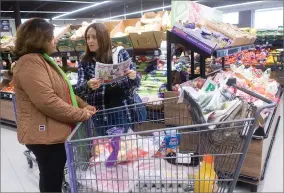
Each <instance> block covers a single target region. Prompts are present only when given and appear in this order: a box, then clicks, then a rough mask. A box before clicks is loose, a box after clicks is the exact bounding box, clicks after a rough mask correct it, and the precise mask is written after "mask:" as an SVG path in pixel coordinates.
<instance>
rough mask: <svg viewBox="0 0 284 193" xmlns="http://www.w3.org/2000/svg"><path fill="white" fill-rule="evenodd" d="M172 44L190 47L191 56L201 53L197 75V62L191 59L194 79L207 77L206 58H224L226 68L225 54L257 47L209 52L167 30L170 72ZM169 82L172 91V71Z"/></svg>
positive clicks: (223, 63)
mask: <svg viewBox="0 0 284 193" xmlns="http://www.w3.org/2000/svg"><path fill="white" fill-rule="evenodd" d="M172 44H181V45H183V46H185V47H186V48H188V49H190V50H191V58H194V53H198V54H199V55H200V74H199V75H197V74H195V73H194V69H195V63H194V60H191V77H190V78H191V79H194V78H196V77H198V76H200V77H202V78H206V74H205V60H206V58H210V57H211V56H214V57H216V58H222V68H221V69H224V68H225V56H228V55H231V54H234V53H238V52H241V51H243V50H248V49H253V48H255V46H254V45H243V46H237V47H231V48H226V49H217V50H213V51H212V52H211V53H209V52H207V51H205V50H203V49H201V48H200V47H198V46H197V44H193V43H191V42H190V41H187V40H186V39H184V38H182V37H181V36H180V35H177V34H175V33H174V32H171V31H167V70H168V72H171V71H172ZM221 69H219V70H221ZM219 70H216V71H214V72H212V73H210V74H209V75H212V74H214V73H216V72H218V71H219ZM207 76H208V75H207ZM167 82H168V84H167V89H168V90H169V91H170V90H171V88H172V74H171V73H168V79H167Z"/></svg>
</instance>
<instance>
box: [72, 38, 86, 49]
mask: <svg viewBox="0 0 284 193" xmlns="http://www.w3.org/2000/svg"><path fill="white" fill-rule="evenodd" d="M72 42H73V45H74V48H75V50H76V51H85V46H86V42H85V39H81V40H75V41H72Z"/></svg>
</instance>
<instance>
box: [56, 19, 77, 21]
mask: <svg viewBox="0 0 284 193" xmlns="http://www.w3.org/2000/svg"><path fill="white" fill-rule="evenodd" d="M51 20H53V21H76V19H51Z"/></svg>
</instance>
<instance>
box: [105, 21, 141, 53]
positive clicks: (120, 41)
mask: <svg viewBox="0 0 284 193" xmlns="http://www.w3.org/2000/svg"><path fill="white" fill-rule="evenodd" d="M138 21H139V19H126V20H123V21H120V22H119V23H118V24H117V26H116V27H115V28H114V29H112V30H111V32H110V37H111V39H112V41H113V43H115V44H116V45H118V46H123V47H124V48H125V49H128V48H133V45H132V42H131V39H130V37H129V35H127V34H126V33H125V29H126V27H129V26H131V27H134V26H135V25H136V23H137V22H138Z"/></svg>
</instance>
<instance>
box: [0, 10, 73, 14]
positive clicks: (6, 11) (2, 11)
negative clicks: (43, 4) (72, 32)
mask: <svg viewBox="0 0 284 193" xmlns="http://www.w3.org/2000/svg"><path fill="white" fill-rule="evenodd" d="M1 12H2V13H14V11H2V10H1ZM20 12H21V13H68V12H64V11H20Z"/></svg>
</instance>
